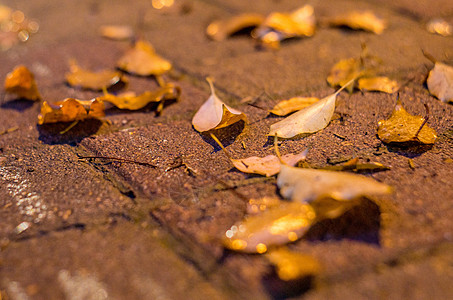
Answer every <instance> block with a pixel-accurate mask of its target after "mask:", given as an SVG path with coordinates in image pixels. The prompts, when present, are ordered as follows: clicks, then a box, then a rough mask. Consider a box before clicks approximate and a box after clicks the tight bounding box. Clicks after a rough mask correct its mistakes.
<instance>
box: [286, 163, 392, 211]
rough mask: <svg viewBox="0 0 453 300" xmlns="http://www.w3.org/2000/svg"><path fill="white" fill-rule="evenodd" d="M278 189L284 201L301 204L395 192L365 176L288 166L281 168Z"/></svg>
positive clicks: (345, 199) (346, 199)
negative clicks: (325, 199)
mask: <svg viewBox="0 0 453 300" xmlns="http://www.w3.org/2000/svg"><path fill="white" fill-rule="evenodd" d="M277 185H278V187H279V188H280V194H281V195H282V196H283V197H285V198H287V199H291V200H293V201H298V202H301V203H307V202H308V203H309V202H313V201H315V200H319V199H323V198H332V199H335V200H338V201H348V200H354V199H356V198H359V197H362V196H372V195H384V194H389V193H391V191H392V189H391V188H390V186H388V185H386V184H383V183H380V182H377V181H376V180H374V179H372V178H368V177H365V176H362V175H357V174H351V173H345V172H336V171H327V170H315V169H302V168H295V167H290V166H285V165H282V166H281V170H280V173H279V174H278V177H277Z"/></svg>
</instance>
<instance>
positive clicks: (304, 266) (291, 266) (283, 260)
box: [266, 247, 321, 281]
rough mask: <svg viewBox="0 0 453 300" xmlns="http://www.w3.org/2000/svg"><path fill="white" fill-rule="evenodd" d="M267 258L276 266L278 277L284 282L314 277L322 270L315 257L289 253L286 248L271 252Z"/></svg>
mask: <svg viewBox="0 0 453 300" xmlns="http://www.w3.org/2000/svg"><path fill="white" fill-rule="evenodd" d="M266 258H267V259H268V260H269V261H270V262H271V264H273V265H274V266H275V269H276V272H277V275H278V277H279V278H280V279H281V280H284V281H290V280H296V279H299V278H303V277H306V276H314V275H317V274H318V273H319V272H320V270H321V266H320V264H319V262H318V261H317V260H316V259H315V258H314V257H313V256H311V255H307V254H301V253H297V252H293V251H289V250H288V249H287V248H286V247H281V248H278V249H275V250H272V251H269V252H268V253H267V254H266Z"/></svg>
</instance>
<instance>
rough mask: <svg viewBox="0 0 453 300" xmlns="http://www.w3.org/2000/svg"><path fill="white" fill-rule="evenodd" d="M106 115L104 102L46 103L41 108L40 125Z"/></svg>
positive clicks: (72, 101) (73, 101)
mask: <svg viewBox="0 0 453 300" xmlns="http://www.w3.org/2000/svg"><path fill="white" fill-rule="evenodd" d="M104 115H105V113H104V103H103V102H102V101H99V100H96V99H93V100H77V99H74V98H66V99H65V100H63V101H58V102H54V103H48V102H47V101H44V102H43V103H42V106H41V113H40V114H39V116H38V124H39V125H42V124H46V123H58V122H72V121H78V120H84V119H90V118H102V117H104Z"/></svg>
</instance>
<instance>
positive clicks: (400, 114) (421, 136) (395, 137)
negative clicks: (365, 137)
mask: <svg viewBox="0 0 453 300" xmlns="http://www.w3.org/2000/svg"><path fill="white" fill-rule="evenodd" d="M378 136H379V138H380V139H381V140H382V141H383V142H384V143H408V142H419V143H422V144H434V141H435V140H436V138H437V134H436V131H435V130H434V129H432V128H431V127H429V126H428V125H427V124H426V120H425V118H423V117H420V116H413V115H411V114H409V113H408V112H407V111H406V110H405V109H404V107H403V105H402V104H401V102H400V101H398V102H397V104H396V106H395V109H394V110H393V112H392V115H391V116H390V118H388V119H387V120H381V121H379V123H378Z"/></svg>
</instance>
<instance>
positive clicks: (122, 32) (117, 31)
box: [99, 25, 134, 41]
mask: <svg viewBox="0 0 453 300" xmlns="http://www.w3.org/2000/svg"><path fill="white" fill-rule="evenodd" d="M99 31H100V34H101V35H102V36H103V37H105V38H108V39H111V40H117V41H120V40H130V39H132V38H133V37H134V30H132V28H131V27H130V26H127V25H104V26H101V28H100V29H99Z"/></svg>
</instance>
